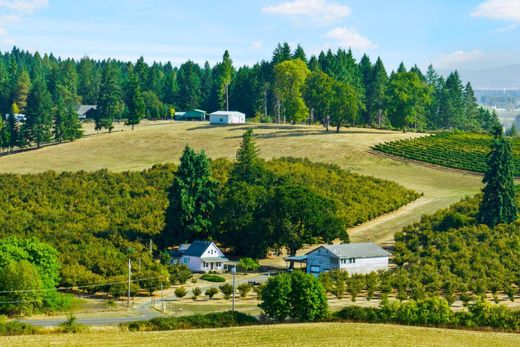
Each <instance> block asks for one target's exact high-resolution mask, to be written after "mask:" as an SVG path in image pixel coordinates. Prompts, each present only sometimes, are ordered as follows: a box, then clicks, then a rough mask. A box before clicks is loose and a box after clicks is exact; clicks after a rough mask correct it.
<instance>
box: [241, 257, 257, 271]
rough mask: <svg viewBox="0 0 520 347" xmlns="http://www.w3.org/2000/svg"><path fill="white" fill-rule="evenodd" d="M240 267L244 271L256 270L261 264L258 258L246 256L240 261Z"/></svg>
mask: <svg viewBox="0 0 520 347" xmlns="http://www.w3.org/2000/svg"><path fill="white" fill-rule="evenodd" d="M238 267H239V268H240V269H242V270H243V271H256V270H258V268H260V264H258V261H257V260H254V259H252V258H248V257H245V258H240V260H239V262H238Z"/></svg>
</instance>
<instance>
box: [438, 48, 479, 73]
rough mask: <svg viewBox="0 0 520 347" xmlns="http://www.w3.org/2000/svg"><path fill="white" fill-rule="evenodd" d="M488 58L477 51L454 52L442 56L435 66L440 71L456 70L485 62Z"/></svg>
mask: <svg viewBox="0 0 520 347" xmlns="http://www.w3.org/2000/svg"><path fill="white" fill-rule="evenodd" d="M487 59H488V57H487V56H486V55H485V54H484V53H483V52H482V51H481V50H479V49H474V50H471V51H462V50H459V51H455V52H452V53H449V54H443V55H441V56H440V57H439V58H437V60H436V62H435V64H434V65H435V66H437V67H438V68H441V69H450V68H458V67H461V66H464V65H466V66H467V65H471V64H472V63H475V62H479V61H483V60H487Z"/></svg>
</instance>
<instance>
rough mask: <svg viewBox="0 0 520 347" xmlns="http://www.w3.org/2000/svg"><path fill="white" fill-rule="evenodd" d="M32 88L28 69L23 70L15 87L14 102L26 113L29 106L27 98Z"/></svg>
mask: <svg viewBox="0 0 520 347" xmlns="http://www.w3.org/2000/svg"><path fill="white" fill-rule="evenodd" d="M30 90H31V79H30V77H29V73H28V72H27V71H26V70H22V71H21V72H20V74H19V75H18V77H17V79H16V86H15V89H14V102H15V103H16V104H17V105H18V107H19V108H20V112H22V113H24V112H25V111H26V108H27V98H28V97H29V92H30Z"/></svg>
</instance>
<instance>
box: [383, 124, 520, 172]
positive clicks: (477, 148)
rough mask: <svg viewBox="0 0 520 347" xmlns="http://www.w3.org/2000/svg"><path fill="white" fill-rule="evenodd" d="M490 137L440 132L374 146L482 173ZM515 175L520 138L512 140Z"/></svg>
mask: <svg viewBox="0 0 520 347" xmlns="http://www.w3.org/2000/svg"><path fill="white" fill-rule="evenodd" d="M491 144H492V138H491V136H490V135H486V134H467V133H443V134H438V135H434V136H427V137H422V138H415V139H406V140H398V141H393V142H390V143H382V144H378V145H376V146H374V149H375V150H377V151H380V152H383V153H387V154H391V155H395V156H398V157H403V158H406V159H413V160H418V161H423V162H426V163H431V164H435V165H441V166H446V167H451V168H455V169H462V170H467V171H473V172H479V173H483V172H485V171H486V170H487V163H486V157H487V154H488V153H489V151H490V149H491ZM512 145H513V155H514V164H515V167H516V172H515V175H516V176H520V139H518V138H514V139H513V140H512Z"/></svg>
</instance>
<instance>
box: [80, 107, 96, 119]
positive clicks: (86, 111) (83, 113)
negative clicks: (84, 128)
mask: <svg viewBox="0 0 520 347" xmlns="http://www.w3.org/2000/svg"><path fill="white" fill-rule="evenodd" d="M96 110H97V105H79V106H78V109H77V111H76V113H77V114H78V117H79V119H82V120H83V119H87V118H93V116H94V112H96Z"/></svg>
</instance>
